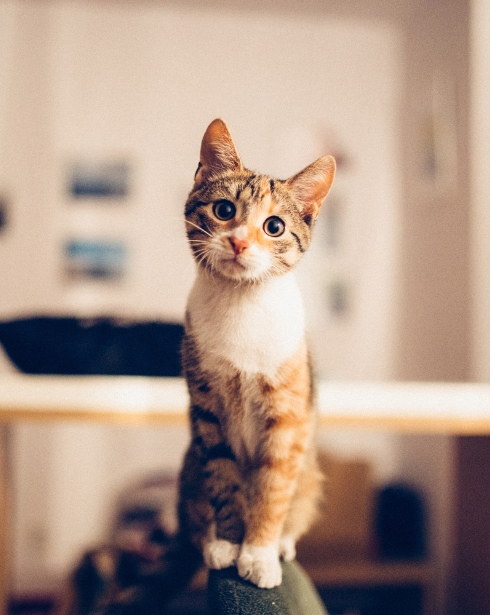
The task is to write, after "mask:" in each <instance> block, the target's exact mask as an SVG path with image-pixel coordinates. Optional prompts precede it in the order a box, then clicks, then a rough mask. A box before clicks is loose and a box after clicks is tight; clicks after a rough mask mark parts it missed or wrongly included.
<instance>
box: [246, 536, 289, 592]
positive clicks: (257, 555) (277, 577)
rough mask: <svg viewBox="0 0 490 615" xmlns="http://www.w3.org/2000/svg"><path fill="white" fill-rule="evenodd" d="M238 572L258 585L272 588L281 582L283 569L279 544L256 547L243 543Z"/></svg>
mask: <svg viewBox="0 0 490 615" xmlns="http://www.w3.org/2000/svg"><path fill="white" fill-rule="evenodd" d="M237 568H238V574H239V575H240V576H241V577H242V578H243V579H245V580H247V581H251V582H252V583H254V584H255V585H257V586H258V587H263V588H267V589H270V588H271V587H276V586H277V585H280V584H281V581H282V569H281V564H280V562H279V551H278V549H277V545H275V544H274V545H269V546H268V547H255V546H253V545H247V544H243V545H242V549H241V551H240V555H239V556H238V561H237Z"/></svg>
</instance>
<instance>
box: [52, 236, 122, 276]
mask: <svg viewBox="0 0 490 615" xmlns="http://www.w3.org/2000/svg"><path fill="white" fill-rule="evenodd" d="M127 252H128V251H127V247H126V245H125V244H124V243H123V242H120V241H97V240H94V241H87V240H84V239H82V240H80V239H72V240H69V241H67V242H66V243H65V246H64V255H63V256H64V263H63V269H64V274H65V276H66V278H67V279H68V280H116V281H118V280H121V279H122V278H124V276H125V274H126V269H127Z"/></svg>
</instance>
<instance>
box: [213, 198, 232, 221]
mask: <svg viewBox="0 0 490 615" xmlns="http://www.w3.org/2000/svg"><path fill="white" fill-rule="evenodd" d="M213 213H214V215H215V216H216V217H217V218H218V220H223V221H225V222H226V221H227V220H232V219H233V218H234V217H235V214H236V207H235V205H234V204H233V203H232V202H231V201H227V200H226V199H221V200H219V201H216V203H215V204H214V205H213Z"/></svg>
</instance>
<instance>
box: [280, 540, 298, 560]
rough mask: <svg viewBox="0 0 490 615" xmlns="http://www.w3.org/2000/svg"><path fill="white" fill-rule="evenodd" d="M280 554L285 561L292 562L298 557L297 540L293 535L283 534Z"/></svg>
mask: <svg viewBox="0 0 490 615" xmlns="http://www.w3.org/2000/svg"><path fill="white" fill-rule="evenodd" d="M279 555H280V556H281V557H282V559H283V560H284V561H285V562H292V561H293V559H294V558H295V557H296V541H295V540H294V538H293V537H292V536H281V538H280V540H279Z"/></svg>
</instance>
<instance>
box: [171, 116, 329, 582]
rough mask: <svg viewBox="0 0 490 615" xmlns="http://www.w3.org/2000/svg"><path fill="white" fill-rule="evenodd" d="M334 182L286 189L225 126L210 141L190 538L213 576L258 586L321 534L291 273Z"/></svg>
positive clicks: (187, 494)
mask: <svg viewBox="0 0 490 615" xmlns="http://www.w3.org/2000/svg"><path fill="white" fill-rule="evenodd" d="M334 174H335V161H334V159H333V158H332V157H331V156H324V157H322V158H320V159H318V160H317V161H316V162H314V163H313V164H311V165H310V166H308V167H306V169H304V170H303V171H301V172H299V173H298V174H296V175H294V176H293V177H291V178H290V179H287V180H277V179H273V178H271V177H269V176H267V175H262V174H258V173H254V172H252V171H250V170H248V169H246V168H245V167H244V166H243V165H242V162H241V159H240V157H239V155H238V152H237V149H236V147H235V144H234V142H233V139H232V137H231V135H230V132H229V130H228V128H227V126H226V124H225V123H224V122H223V121H222V120H220V119H217V120H214V121H213V122H212V123H211V124H210V125H209V127H208V129H207V130H206V133H205V135H204V137H203V140H202V145H201V156H200V162H199V166H198V170H197V172H196V176H195V181H194V186H193V188H192V190H191V193H190V195H189V197H188V200H187V203H186V205H185V222H186V231H187V236H188V239H189V244H190V248H191V250H192V253H193V255H194V258H195V261H196V263H197V277H196V280H195V283H194V286H193V288H192V290H191V293H190V296H189V299H188V304H187V311H186V320H185V336H184V342H183V348H182V360H183V368H184V374H185V377H186V380H187V385H188V389H189V394H190V425H191V432H192V433H191V443H190V446H189V449H188V451H187V453H186V456H185V459H184V464H183V468H182V472H181V479H180V480H181V494H180V505H179V510H180V518H181V531H184V532H186V533H187V537H188V539H189V541H190V542H191V543H192V544H193V545H194V547H195V548H196V549H198V550H200V551H201V552H202V554H203V557H204V561H205V563H206V565H207V566H208V567H209V568H213V569H221V568H226V567H229V566H233V565H236V566H237V569H238V573H239V575H240V576H241V577H243V578H244V579H247V580H249V581H251V582H252V583H254V584H256V585H257V586H259V587H263V588H271V587H274V586H276V585H279V584H280V583H281V566H280V558H281V557H282V558H283V559H285V560H291V559H294V557H295V544H296V541H297V540H298V538H299V537H300V536H301V535H303V534H304V533H305V532H306V530H307V529H308V527H309V526H310V524H311V522H312V520H313V518H314V516H315V513H316V510H317V504H318V498H319V495H320V492H321V473H320V471H319V469H318V466H317V461H316V453H315V447H314V426H315V404H314V384H313V378H312V370H311V366H310V360H309V355H308V350H307V346H306V342H305V323H304V312H303V304H302V300H301V296H300V293H299V290H298V287H297V285H296V281H295V279H294V275H293V273H292V269H293V268H294V266H295V265H296V264H297V263H298V262H299V260H300V259H301V257H302V255H303V254H304V252H305V251H306V250H307V248H308V246H309V244H310V241H311V236H312V230H313V226H314V222H315V220H316V218H317V216H318V213H319V211H320V207H321V205H322V202H323V200H324V198H325V197H326V195H327V193H328V191H329V189H330V187H331V184H332V181H333V178H334Z"/></svg>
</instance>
